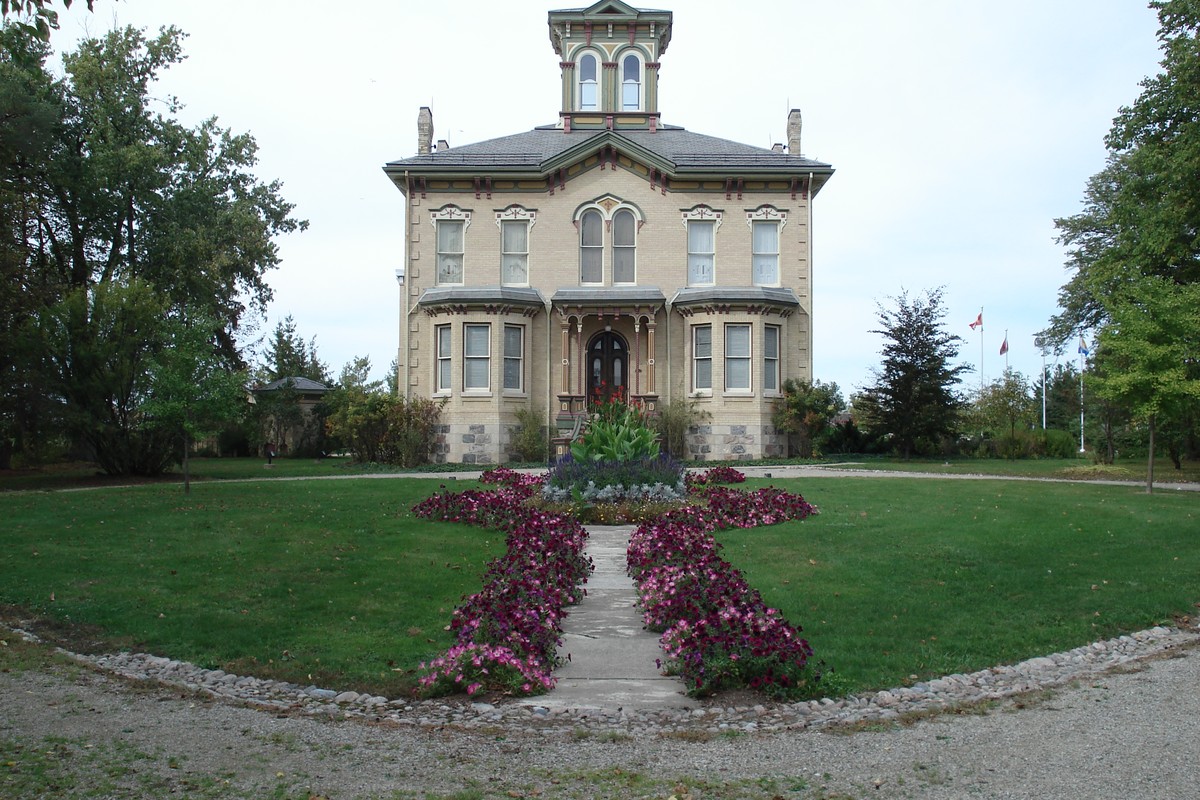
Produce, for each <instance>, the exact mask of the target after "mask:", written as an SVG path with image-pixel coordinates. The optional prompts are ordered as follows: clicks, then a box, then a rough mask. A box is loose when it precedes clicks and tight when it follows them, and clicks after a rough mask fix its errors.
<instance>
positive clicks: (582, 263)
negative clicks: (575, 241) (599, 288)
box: [579, 208, 604, 283]
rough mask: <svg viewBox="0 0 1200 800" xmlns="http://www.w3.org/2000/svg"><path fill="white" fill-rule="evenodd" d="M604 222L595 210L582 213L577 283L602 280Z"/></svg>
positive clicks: (599, 281)
mask: <svg viewBox="0 0 1200 800" xmlns="http://www.w3.org/2000/svg"><path fill="white" fill-rule="evenodd" d="M603 258H604V220H603V218H602V217H601V216H600V212H599V211H597V210H596V209H594V208H593V209H588V210H587V211H585V212H583V216H582V217H581V218H580V220H579V282H580V283H601V282H602V281H603V280H604V261H603Z"/></svg>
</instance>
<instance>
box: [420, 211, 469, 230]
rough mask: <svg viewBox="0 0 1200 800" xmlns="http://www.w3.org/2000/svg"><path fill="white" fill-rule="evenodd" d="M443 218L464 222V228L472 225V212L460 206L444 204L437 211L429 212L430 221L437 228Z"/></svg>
mask: <svg viewBox="0 0 1200 800" xmlns="http://www.w3.org/2000/svg"><path fill="white" fill-rule="evenodd" d="M442 220H450V221H452V222H462V223H464V225H463V230H464V231H465V230H466V229H467V228H469V227H471V212H470V211H466V210H464V209H461V208H459V207H458V206H442V207H441V208H439V209H437V210H436V211H430V212H429V221H430V222H431V223H433V227H434V228H436V227H437V224H438V222H440V221H442Z"/></svg>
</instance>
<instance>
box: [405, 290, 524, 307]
mask: <svg viewBox="0 0 1200 800" xmlns="http://www.w3.org/2000/svg"><path fill="white" fill-rule="evenodd" d="M442 303H468V304H470V303H513V304H516V305H528V306H545V305H546V301H545V300H544V299H543V298H542V293H541V292H539V291H538V290H537V289H533V288H527V287H524V286H433V287H430V288H429V289H426V290H425V291H424V292H423V293H422V294H421V299H420V300H418V301H417V305H422V306H432V305H440V304H442Z"/></svg>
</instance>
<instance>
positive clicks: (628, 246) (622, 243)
mask: <svg viewBox="0 0 1200 800" xmlns="http://www.w3.org/2000/svg"><path fill="white" fill-rule="evenodd" d="M636 240H637V220H636V219H635V218H634V216H633V212H632V211H628V210H626V209H621V210H620V211H618V212H617V213H616V214H614V215H613V283H636V281H637V266H636V263H635V262H636V254H637V241H636Z"/></svg>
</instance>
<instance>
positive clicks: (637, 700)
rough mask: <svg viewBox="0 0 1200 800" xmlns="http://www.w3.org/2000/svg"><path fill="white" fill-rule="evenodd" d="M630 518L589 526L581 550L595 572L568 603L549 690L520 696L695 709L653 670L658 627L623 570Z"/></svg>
mask: <svg viewBox="0 0 1200 800" xmlns="http://www.w3.org/2000/svg"><path fill="white" fill-rule="evenodd" d="M633 530H634V526H632V525H620V526H590V527H588V545H587V554H588V555H589V556H591V558H592V562H593V563H594V564H595V567H596V571H595V572H593V573H592V576H591V578H589V579H588V582H587V596H586V597H584V598H583V602H581V603H579V604H578V605H576V606H573V607H572V608H571V609H569V613H568V614H567V618H566V620H564V623H563V643H562V646H561V647H560V648H559V656H560V657H561V658H563V659H564V660H565V663H564V664H563V666H561V667H560V668H559V669H558V670H557V671H556V672H555V675H556V677H557V678H558V685H557V686H556V687H555V688H554V690H553V691H552V692H550V693H549V694H547V695H542V696H540V697H534V698H529V699H527V700H524V701H522V702H524V703H525V704H526V705H536V706H542V707H545V708H597V709H618V708H622V709H628V710H632V709H646V708H693V707H694V708H698V707H699V705H700V704H699V703H697V702H696V701H695V700H692V699H691V698H689V697H687V696H686V695H685V694H684V693H683V683H682V682H681V681H680V680H679V679H678V678H672V677H665V676H663V675H662V674H660V672H659V670H658V667H657V666H656V664H655V660H656V659H661V658H662V650H661V649H659V646H658V634H656V633H651V632H649V631H647V630H645V629H644V628H643V627H642V615H641V612H640V611H639V610H638V609H637V608H636V607H635V605H634V604H635V603H636V602H637V593H636V592H635V590H634V586H633V580H632V579H630V577H629V576H628V575H626V573H625V550H626V548H627V547H628V546H629V534H630V533H632V532H633Z"/></svg>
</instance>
